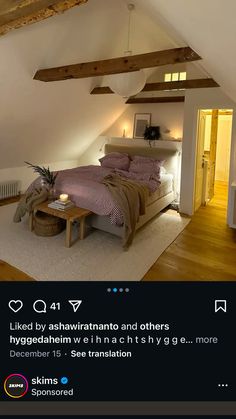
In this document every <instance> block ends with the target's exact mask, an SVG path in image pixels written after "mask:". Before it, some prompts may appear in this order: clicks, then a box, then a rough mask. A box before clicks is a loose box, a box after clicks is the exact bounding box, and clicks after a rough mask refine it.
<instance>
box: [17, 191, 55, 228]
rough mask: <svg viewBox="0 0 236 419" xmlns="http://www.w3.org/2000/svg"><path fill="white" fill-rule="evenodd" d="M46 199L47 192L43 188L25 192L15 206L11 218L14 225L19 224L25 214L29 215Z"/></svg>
mask: <svg viewBox="0 0 236 419" xmlns="http://www.w3.org/2000/svg"><path fill="white" fill-rule="evenodd" d="M47 199H48V190H47V189H45V188H40V189H35V190H34V191H32V192H27V193H26V195H24V196H23V197H22V198H21V200H20V201H19V204H18V205H17V208H16V212H15V215H14V218H13V221H14V223H19V222H20V221H21V219H22V218H23V217H24V215H25V214H26V212H29V213H31V212H32V211H33V210H34V207H35V206H36V205H38V204H41V203H42V202H44V201H47Z"/></svg>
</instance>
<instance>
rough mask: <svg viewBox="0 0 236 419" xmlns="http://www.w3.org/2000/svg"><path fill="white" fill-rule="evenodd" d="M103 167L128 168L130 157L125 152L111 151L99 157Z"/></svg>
mask: <svg viewBox="0 0 236 419" xmlns="http://www.w3.org/2000/svg"><path fill="white" fill-rule="evenodd" d="M99 161H100V163H101V166H102V167H109V168H111V169H120V170H128V169H129V165H130V159H129V156H128V154H123V153H118V152H117V153H115V152H114V153H109V154H107V155H106V156H104V157H102V158H101V159H99Z"/></svg>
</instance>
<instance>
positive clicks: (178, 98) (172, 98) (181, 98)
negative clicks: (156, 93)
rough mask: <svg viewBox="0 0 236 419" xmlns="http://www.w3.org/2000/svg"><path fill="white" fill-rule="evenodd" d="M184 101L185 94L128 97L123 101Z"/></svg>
mask: <svg viewBox="0 0 236 419" xmlns="http://www.w3.org/2000/svg"><path fill="white" fill-rule="evenodd" d="M184 101H185V96H162V97H130V98H129V99H128V100H127V101H126V102H125V103H127V104H140V105H141V104H142V103H171V102H172V103H175V102H176V103H177V102H184Z"/></svg>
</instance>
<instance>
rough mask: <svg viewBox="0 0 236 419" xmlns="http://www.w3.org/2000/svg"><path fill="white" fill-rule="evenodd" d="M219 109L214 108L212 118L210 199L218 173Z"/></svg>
mask: <svg viewBox="0 0 236 419" xmlns="http://www.w3.org/2000/svg"><path fill="white" fill-rule="evenodd" d="M218 118H219V111H218V109H213V110H212V118H211V138H210V153H209V168H208V171H209V183H208V187H209V189H208V199H209V201H210V200H211V199H212V198H213V196H214V191H215V173H216V150H217V136H218Z"/></svg>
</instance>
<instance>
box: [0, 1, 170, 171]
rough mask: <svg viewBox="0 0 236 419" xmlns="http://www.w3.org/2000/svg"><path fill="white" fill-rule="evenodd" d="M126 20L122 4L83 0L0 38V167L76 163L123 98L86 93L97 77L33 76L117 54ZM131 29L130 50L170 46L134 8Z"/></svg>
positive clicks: (121, 49)
mask: <svg viewBox="0 0 236 419" xmlns="http://www.w3.org/2000/svg"><path fill="white" fill-rule="evenodd" d="M127 25H128V11H127V5H126V2H125V1H123V0H99V1H98V0H89V1H88V3H87V4H85V5H83V6H79V7H75V8H73V9H71V10H69V11H68V12H66V13H64V14H63V15H60V16H55V17H53V18H50V19H46V20H44V21H42V22H40V23H37V24H33V25H30V26H28V27H24V28H21V29H18V30H16V31H12V32H9V33H8V34H6V35H5V36H2V37H0V57H1V58H0V61H1V63H0V170H1V169H8V168H18V167H21V166H22V165H23V164H24V163H23V162H24V160H28V161H34V162H35V163H40V162H47V161H49V162H64V161H67V160H75V159H77V158H79V157H80V156H81V155H82V154H83V153H84V152H85V150H86V149H87V148H88V147H89V145H90V144H92V142H93V141H94V139H95V138H97V137H98V136H99V135H100V134H101V132H103V131H104V130H105V129H106V128H107V127H108V126H109V125H111V124H112V123H113V122H114V121H115V120H116V119H117V118H118V117H119V115H120V114H121V113H122V112H123V111H124V109H125V104H124V99H123V98H121V97H119V96H117V95H106V96H103V95H100V96H92V95H90V91H91V90H92V88H93V87H94V86H95V85H100V84H101V83H102V82H103V81H104V83H105V80H103V78H100V77H95V78H88V79H81V80H78V79H77V80H66V81H60V82H53V83H43V82H39V81H36V80H33V76H34V74H35V72H36V71H37V70H38V69H40V68H48V67H56V66H60V65H66V64H73V63H78V62H86V61H93V60H101V59H106V58H112V57H116V56H120V55H123V52H124V50H125V48H126V39H127ZM131 32H132V36H131V48H132V49H133V53H134V54H135V53H144V52H151V51H153V50H159V49H160V50H161V49H165V48H172V47H173V46H174V44H173V42H172V41H171V39H170V38H169V37H168V36H167V35H166V34H165V31H163V30H162V29H161V28H160V27H159V26H158V24H157V23H156V22H155V21H153V19H152V18H151V17H150V15H148V13H145V11H141V10H140V9H139V8H137V9H136V10H135V12H134V18H133V20H132V28H131ZM2 176H3V174H2Z"/></svg>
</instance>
